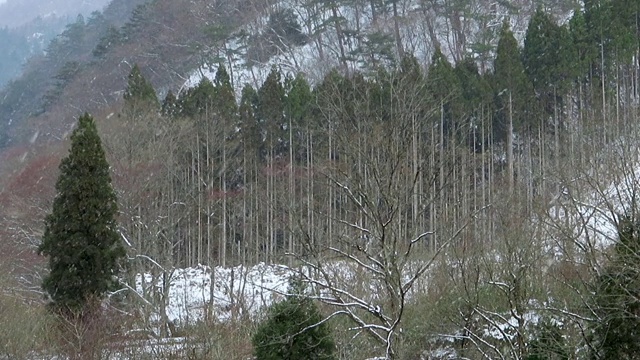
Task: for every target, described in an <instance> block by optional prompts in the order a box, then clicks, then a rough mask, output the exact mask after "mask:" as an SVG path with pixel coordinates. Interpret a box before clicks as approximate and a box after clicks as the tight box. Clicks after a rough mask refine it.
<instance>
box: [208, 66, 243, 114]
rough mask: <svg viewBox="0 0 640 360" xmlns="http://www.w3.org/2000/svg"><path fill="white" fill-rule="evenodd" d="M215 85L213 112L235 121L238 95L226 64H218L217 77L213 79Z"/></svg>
mask: <svg viewBox="0 0 640 360" xmlns="http://www.w3.org/2000/svg"><path fill="white" fill-rule="evenodd" d="M213 86H214V103H213V109H212V110H213V113H214V114H216V115H218V116H220V117H222V118H223V119H224V121H227V122H229V123H233V122H235V119H234V118H235V116H236V114H237V112H238V105H237V103H236V95H235V92H234V91H233V87H232V86H231V80H230V78H229V74H228V73H227V69H226V68H225V67H224V65H222V64H219V65H218V71H216V77H215V79H214V80H213Z"/></svg>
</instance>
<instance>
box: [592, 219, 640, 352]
mask: <svg viewBox="0 0 640 360" xmlns="http://www.w3.org/2000/svg"><path fill="white" fill-rule="evenodd" d="M593 290H594V291H593V293H594V294H595V297H594V309H595V313H596V314H597V315H598V320H597V321H596V322H595V323H594V324H593V327H592V334H593V339H592V341H591V346H590V348H591V349H592V358H594V359H607V360H608V359H611V360H613V359H638V358H640V357H639V354H640V342H638V338H640V319H639V318H638V314H639V313H640V223H639V222H638V220H636V219H633V218H631V217H624V218H623V219H622V220H621V221H620V223H619V224H618V242H617V243H616V245H615V247H614V254H613V258H612V259H611V262H610V264H609V265H608V266H607V267H606V268H605V269H604V271H602V272H601V273H600V274H599V275H598V276H597V279H596V282H595V286H594V289H593Z"/></svg>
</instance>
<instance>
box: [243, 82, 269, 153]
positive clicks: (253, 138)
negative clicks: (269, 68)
mask: <svg viewBox="0 0 640 360" xmlns="http://www.w3.org/2000/svg"><path fill="white" fill-rule="evenodd" d="M257 107H258V93H257V92H256V90H255V89H254V88H253V87H252V86H251V85H246V86H245V87H244V88H243V89H242V96H241V98H240V106H239V108H238V115H239V119H238V121H239V122H240V125H239V128H240V133H241V135H242V143H243V149H244V154H245V156H247V157H248V158H255V159H259V158H261V157H262V152H263V151H264V148H263V147H262V133H261V130H260V124H259V123H258V120H257V118H256V111H257V110H256V109H257Z"/></svg>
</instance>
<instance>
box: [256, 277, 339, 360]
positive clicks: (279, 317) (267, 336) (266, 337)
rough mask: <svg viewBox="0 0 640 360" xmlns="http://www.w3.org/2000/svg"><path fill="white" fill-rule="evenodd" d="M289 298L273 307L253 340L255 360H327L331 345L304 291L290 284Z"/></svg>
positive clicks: (330, 340)
mask: <svg viewBox="0 0 640 360" xmlns="http://www.w3.org/2000/svg"><path fill="white" fill-rule="evenodd" d="M289 287H290V292H291V293H292V295H291V296H289V297H287V299H286V300H284V301H282V302H279V303H276V304H273V305H272V306H271V307H270V308H269V309H268V315H267V318H266V319H265V320H264V321H263V322H262V323H261V324H260V325H259V326H258V329H257V330H256V333H255V334H254V336H253V339H252V342H253V348H254V352H255V356H256V360H331V359H335V356H334V355H333V352H334V348H335V345H334V341H333V339H332V337H331V334H330V333H329V329H328V327H327V324H326V323H321V321H322V320H323V317H322V315H321V314H320V312H319V311H318V308H317V307H316V305H315V304H314V303H313V301H312V300H311V299H309V298H308V297H305V295H304V287H303V286H302V285H301V284H300V283H296V282H295V281H294V282H292V284H290V286H289Z"/></svg>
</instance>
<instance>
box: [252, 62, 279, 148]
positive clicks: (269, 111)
mask: <svg viewBox="0 0 640 360" xmlns="http://www.w3.org/2000/svg"><path fill="white" fill-rule="evenodd" d="M284 101H285V93H284V87H283V86H282V80H281V75H280V71H279V70H278V69H277V68H276V67H275V66H274V67H272V68H271V72H269V75H268V76H267V79H266V80H265V81H264V83H263V84H262V87H260V89H259V90H258V109H257V114H256V115H257V116H258V121H259V122H260V124H261V125H262V127H263V129H264V130H265V132H266V147H267V150H268V151H269V152H270V155H271V156H278V155H282V153H283V152H284V150H285V149H284V148H283V146H282V145H283V142H282V140H284V137H285V134H284V132H283V129H284V127H283V125H284V124H283V123H284V106H285V104H284Z"/></svg>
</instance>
